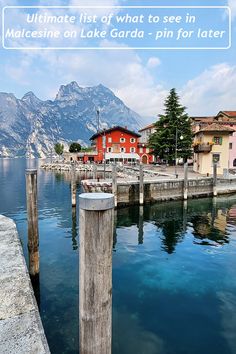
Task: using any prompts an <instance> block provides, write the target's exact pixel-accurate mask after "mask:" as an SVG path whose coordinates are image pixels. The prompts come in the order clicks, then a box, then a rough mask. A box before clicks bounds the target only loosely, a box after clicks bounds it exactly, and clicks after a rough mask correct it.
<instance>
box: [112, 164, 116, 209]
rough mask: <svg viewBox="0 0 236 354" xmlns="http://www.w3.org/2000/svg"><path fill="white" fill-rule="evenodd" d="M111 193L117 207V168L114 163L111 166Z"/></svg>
mask: <svg viewBox="0 0 236 354" xmlns="http://www.w3.org/2000/svg"><path fill="white" fill-rule="evenodd" d="M112 194H113V195H114V199H115V207H117V168H116V165H113V166H112Z"/></svg>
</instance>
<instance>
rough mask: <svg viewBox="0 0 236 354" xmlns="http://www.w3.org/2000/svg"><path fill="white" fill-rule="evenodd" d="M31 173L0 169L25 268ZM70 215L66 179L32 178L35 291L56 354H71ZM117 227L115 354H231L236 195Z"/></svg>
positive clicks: (73, 241)
mask: <svg viewBox="0 0 236 354" xmlns="http://www.w3.org/2000/svg"><path fill="white" fill-rule="evenodd" d="M37 164H38V162H37V161H33V162H29V161H28V162H27V161H25V160H23V159H21V160H20V159H15V160H0V213H1V214H4V215H6V216H9V217H12V218H13V219H14V220H15V221H16V223H17V227H18V230H19V234H20V237H21V239H22V243H23V248H24V254H25V257H26V259H27V224H26V210H25V209H26V205H25V177H24V170H25V168H26V167H36V166H37ZM84 177H86V176H82V178H84ZM87 177H89V176H87ZM78 183H79V180H78ZM79 192H80V189H79V188H78V193H79ZM77 216H78V212H77V215H72V212H71V205H70V184H69V176H68V175H67V174H64V175H61V174H56V173H52V172H45V171H43V170H39V230H40V267H41V268H40V281H39V284H36V285H35V291H36V296H37V300H38V303H39V308H40V312H41V317H42V321H43V325H44V328H45V332H46V335H47V338H48V342H49V346H50V349H51V352H52V353H55V354H57V353H58V354H59V353H60V354H62V353H66V354H69V353H70V354H72V353H78V256H79V254H78V253H79V235H78V217H77ZM116 219H117V227H116V231H115V232H114V252H113V350H112V353H113V354H118V353H119V354H120V353H122V354H123V353H124V354H133V353H134V354H186V353H188V354H205V353H206V354H228V353H235V354H236V196H228V197H222V198H218V199H217V200H216V201H213V200H212V199H199V200H192V201H189V202H188V205H187V206H186V205H184V204H183V203H182V202H169V203H158V204H155V205H152V206H145V207H144V208H141V207H129V208H124V209H120V210H118V211H117V213H116Z"/></svg>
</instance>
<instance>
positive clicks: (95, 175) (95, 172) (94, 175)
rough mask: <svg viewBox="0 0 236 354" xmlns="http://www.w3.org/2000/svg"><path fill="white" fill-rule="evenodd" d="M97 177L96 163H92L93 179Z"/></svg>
mask: <svg viewBox="0 0 236 354" xmlns="http://www.w3.org/2000/svg"><path fill="white" fill-rule="evenodd" d="M96 178H97V165H96V164H95V163H94V165H93V179H96Z"/></svg>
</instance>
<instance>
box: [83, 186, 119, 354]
mask: <svg viewBox="0 0 236 354" xmlns="http://www.w3.org/2000/svg"><path fill="white" fill-rule="evenodd" d="M79 200H80V221H79V224H80V261H79V284H80V290H79V331H80V334H79V338H80V354H111V334H112V321H111V314H112V246H113V225H114V196H113V195H112V194H108V193H86V194H81V195H80V196H79Z"/></svg>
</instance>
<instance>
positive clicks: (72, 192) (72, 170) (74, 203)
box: [71, 164, 77, 207]
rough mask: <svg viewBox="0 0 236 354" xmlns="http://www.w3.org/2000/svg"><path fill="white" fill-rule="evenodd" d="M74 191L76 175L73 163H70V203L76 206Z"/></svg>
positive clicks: (75, 189)
mask: <svg viewBox="0 0 236 354" xmlns="http://www.w3.org/2000/svg"><path fill="white" fill-rule="evenodd" d="M76 193H77V184H76V175H75V165H74V164H72V165H71V205H72V207H76Z"/></svg>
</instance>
